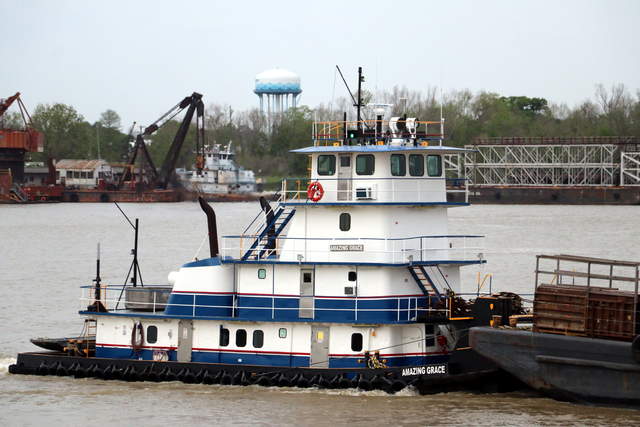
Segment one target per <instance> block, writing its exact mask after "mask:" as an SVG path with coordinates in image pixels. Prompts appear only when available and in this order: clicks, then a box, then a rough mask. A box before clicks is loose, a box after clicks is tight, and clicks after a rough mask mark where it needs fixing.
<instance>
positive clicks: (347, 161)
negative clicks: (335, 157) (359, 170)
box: [340, 156, 351, 168]
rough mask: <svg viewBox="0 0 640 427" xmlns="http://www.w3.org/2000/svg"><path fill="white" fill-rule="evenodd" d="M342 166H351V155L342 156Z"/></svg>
mask: <svg viewBox="0 0 640 427" xmlns="http://www.w3.org/2000/svg"><path fill="white" fill-rule="evenodd" d="M340 166H341V167H343V168H348V167H350V166H351V157H349V156H340Z"/></svg>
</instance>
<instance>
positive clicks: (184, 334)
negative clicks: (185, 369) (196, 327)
mask: <svg viewBox="0 0 640 427" xmlns="http://www.w3.org/2000/svg"><path fill="white" fill-rule="evenodd" d="M192 348H193V320H187V319H180V321H178V357H177V358H178V362H191V350H192Z"/></svg>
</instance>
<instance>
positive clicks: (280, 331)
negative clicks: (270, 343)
mask: <svg viewBox="0 0 640 427" xmlns="http://www.w3.org/2000/svg"><path fill="white" fill-rule="evenodd" d="M278 336H279V337H280V338H286V337H287V328H280V329H278Z"/></svg>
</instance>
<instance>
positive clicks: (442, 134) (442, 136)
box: [440, 82, 444, 147]
mask: <svg viewBox="0 0 640 427" xmlns="http://www.w3.org/2000/svg"><path fill="white" fill-rule="evenodd" d="M442 104H444V99H443V98H442V82H440V146H441V147H442V139H443V138H444V117H443V115H442Z"/></svg>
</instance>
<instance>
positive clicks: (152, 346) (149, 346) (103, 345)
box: [96, 343, 178, 350]
mask: <svg viewBox="0 0 640 427" xmlns="http://www.w3.org/2000/svg"><path fill="white" fill-rule="evenodd" d="M96 347H121V348H131V346H130V345H127V344H107V343H96ZM141 348H146V349H148V350H176V349H177V348H178V347H162V346H157V345H144V346H142V347H141Z"/></svg>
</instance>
